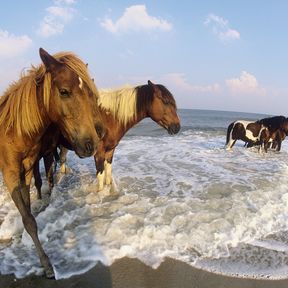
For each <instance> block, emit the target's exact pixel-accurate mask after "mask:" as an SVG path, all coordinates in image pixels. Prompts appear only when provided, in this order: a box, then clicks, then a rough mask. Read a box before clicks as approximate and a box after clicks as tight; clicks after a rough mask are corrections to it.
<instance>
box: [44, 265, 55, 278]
mask: <svg viewBox="0 0 288 288" xmlns="http://www.w3.org/2000/svg"><path fill="white" fill-rule="evenodd" d="M45 276H46V278H47V279H55V273H54V270H53V268H52V267H49V268H48V269H46V270H45Z"/></svg>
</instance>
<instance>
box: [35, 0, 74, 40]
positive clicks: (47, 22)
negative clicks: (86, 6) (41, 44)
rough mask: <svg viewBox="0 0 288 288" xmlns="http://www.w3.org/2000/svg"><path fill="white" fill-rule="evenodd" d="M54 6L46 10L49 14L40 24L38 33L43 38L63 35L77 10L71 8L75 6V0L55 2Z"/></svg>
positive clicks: (57, 0)
mask: <svg viewBox="0 0 288 288" xmlns="http://www.w3.org/2000/svg"><path fill="white" fill-rule="evenodd" d="M54 4H55V5H54V6H50V7H48V8H46V11H47V14H46V15H45V17H44V19H43V20H42V22H41V23H40V27H39V29H38V31H37V33H38V34H39V35H40V36H42V37H50V36H53V35H57V34H61V33H62V32H63V30H64V28H65V25H66V24H68V23H69V22H70V21H71V20H72V19H73V17H74V15H75V12H76V10H75V9H74V8H71V7H69V5H73V4H75V1H74V0H55V1H54Z"/></svg>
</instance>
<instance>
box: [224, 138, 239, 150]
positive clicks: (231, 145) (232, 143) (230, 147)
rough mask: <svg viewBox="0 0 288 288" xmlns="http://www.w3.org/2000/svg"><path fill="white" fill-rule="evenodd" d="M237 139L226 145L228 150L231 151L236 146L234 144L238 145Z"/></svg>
mask: <svg viewBox="0 0 288 288" xmlns="http://www.w3.org/2000/svg"><path fill="white" fill-rule="evenodd" d="M236 141H237V139H235V140H234V139H232V138H231V139H230V140H229V142H228V143H227V144H226V150H230V149H232V147H233V146H234V144H235V143H236Z"/></svg>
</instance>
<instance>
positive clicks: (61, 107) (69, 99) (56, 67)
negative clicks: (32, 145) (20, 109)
mask: <svg viewBox="0 0 288 288" xmlns="http://www.w3.org/2000/svg"><path fill="white" fill-rule="evenodd" d="M39 53H40V57H41V59H42V62H43V64H44V65H45V69H46V72H45V78H44V88H43V90H44V103H45V101H46V103H45V107H46V110H47V114H48V117H49V119H50V121H51V122H53V123H55V124H56V125H57V126H58V127H59V128H60V130H61V132H62V134H63V135H64V137H65V138H66V139H67V140H68V141H69V142H70V144H71V145H72V147H73V149H74V150H75V152H76V154H77V155H78V156H79V157H81V158H83V157H89V156H92V155H94V154H95V151H96V148H97V145H98V142H99V137H98V136H97V133H96V130H95V126H94V122H95V120H94V118H95V114H97V105H96V104H95V103H96V102H97V101H95V99H96V95H95V94H96V93H95V91H97V90H96V86H94V87H92V84H91V82H92V81H91V82H89V80H87V79H90V80H91V78H90V77H89V76H88V72H86V69H87V67H86V65H85V64H84V63H82V62H81V61H79V63H80V64H79V66H81V65H82V64H83V65H82V66H81V68H79V71H82V72H79V73H77V71H76V70H77V69H72V68H71V66H69V61H68V60H69V59H68V60H67V59H66V58H69V57H66V58H65V57H63V59H64V58H65V59H66V60H65V61H64V60H62V58H61V57H56V56H51V55H49V54H48V53H47V52H46V51H45V50H44V49H42V48H40V51H39ZM72 55H73V54H72ZM70 56H71V55H70ZM74 57H75V56H74ZM74 64H75V63H74ZM74 66H77V65H74ZM85 73H87V77H86V75H85ZM46 74H48V76H46ZM80 75H81V76H80ZM83 75H84V76H83ZM47 79H48V80H47ZM45 82H50V86H48V87H49V88H50V91H49V93H50V96H49V98H48V100H47V99H46V100H45V89H46V90H47V88H45ZM93 85H94V84H93ZM91 87H92V88H91ZM49 88H48V89H49ZM94 90H95V91H94Z"/></svg>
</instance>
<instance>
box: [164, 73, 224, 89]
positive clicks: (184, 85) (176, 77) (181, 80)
mask: <svg viewBox="0 0 288 288" xmlns="http://www.w3.org/2000/svg"><path fill="white" fill-rule="evenodd" d="M162 78H163V80H164V81H165V82H168V83H169V85H170V84H171V85H173V86H175V88H177V89H180V90H181V91H183V92H191V93H217V92H219V91H220V85H219V84H217V83H215V84H211V85H193V84H191V83H189V82H188V81H187V79H186V78H185V75H184V74H183V73H171V74H166V75H165V76H163V77H162Z"/></svg>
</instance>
